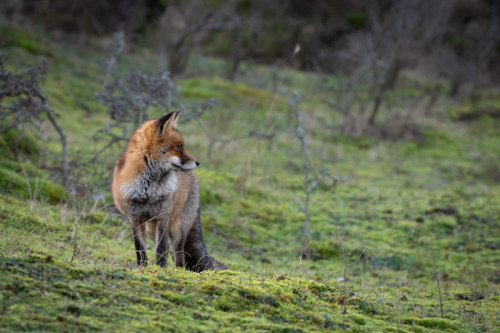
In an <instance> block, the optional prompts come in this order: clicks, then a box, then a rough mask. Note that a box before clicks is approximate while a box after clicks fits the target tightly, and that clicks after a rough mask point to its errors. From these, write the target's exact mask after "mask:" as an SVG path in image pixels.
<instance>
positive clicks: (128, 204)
mask: <svg viewBox="0 0 500 333" xmlns="http://www.w3.org/2000/svg"><path fill="white" fill-rule="evenodd" d="M154 164H155V163H153V162H149V163H148V166H147V167H146V169H145V170H144V171H143V172H142V173H140V174H139V175H138V177H137V178H135V179H133V180H130V181H128V182H126V183H124V184H123V185H121V186H120V192H121V195H122V196H123V199H124V200H123V201H124V204H125V205H124V206H125V207H123V208H125V211H126V214H127V215H134V216H141V217H144V218H148V219H149V218H152V217H154V216H157V215H160V214H162V213H167V212H168V211H170V210H171V209H169V208H170V207H169V205H172V204H173V199H174V196H175V192H176V190H177V185H178V179H177V175H176V172H175V171H173V170H162V169H161V168H158V167H157V166H156V167H155V165H154Z"/></svg>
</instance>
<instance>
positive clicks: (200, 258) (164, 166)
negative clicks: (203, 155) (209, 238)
mask: <svg viewBox="0 0 500 333" xmlns="http://www.w3.org/2000/svg"><path fill="white" fill-rule="evenodd" d="M179 114H180V110H178V111H174V112H170V113H168V114H165V115H164V116H162V117H161V118H159V119H156V120H149V121H146V122H145V123H144V124H142V126H141V127H140V128H139V129H138V130H137V131H136V132H135V133H134V135H132V137H131V138H130V141H129V144H128V146H127V149H126V150H125V152H124V153H123V154H122V155H121V156H120V158H118V161H117V162H116V165H115V169H114V173H113V185H112V191H113V198H114V201H115V205H116V207H117V208H118V210H119V211H120V212H121V213H122V214H124V215H125V216H127V218H128V219H129V221H130V226H131V228H132V235H133V240H134V245H135V251H136V254H137V265H139V266H145V265H147V261H148V259H147V255H146V234H148V235H149V236H150V237H151V238H152V239H153V240H154V241H155V245H156V246H155V252H156V264H157V265H159V266H161V267H166V266H167V257H168V253H169V250H170V251H171V252H172V256H173V258H174V261H175V264H176V266H180V267H186V268H188V269H190V270H192V271H196V272H200V271H203V270H206V269H216V270H224V269H227V267H226V266H225V265H224V264H222V263H220V262H219V261H217V260H216V259H214V258H212V257H210V256H209V255H208V254H207V250H206V247H205V244H204V242H203V237H202V234H201V223H200V210H199V189H198V181H197V180H196V176H195V175H194V173H193V171H191V170H193V169H194V168H196V167H197V166H198V165H199V164H200V163H199V162H198V161H197V160H196V159H195V158H193V157H192V156H191V155H189V153H188V152H187V151H186V150H185V149H184V144H183V139H182V136H181V134H180V133H179V132H178V131H177V119H178V118H179Z"/></svg>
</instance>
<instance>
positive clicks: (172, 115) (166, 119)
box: [156, 110, 181, 134]
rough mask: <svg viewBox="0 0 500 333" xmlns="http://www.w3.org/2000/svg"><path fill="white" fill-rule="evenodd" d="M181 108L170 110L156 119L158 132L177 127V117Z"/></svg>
mask: <svg viewBox="0 0 500 333" xmlns="http://www.w3.org/2000/svg"><path fill="white" fill-rule="evenodd" d="M180 113H181V110H177V111H172V112H169V113H167V114H166V115H163V116H161V117H160V119H158V120H157V123H156V126H157V127H158V132H160V134H162V133H163V132H164V131H167V130H168V129H176V128H177V119H178V118H179V114H180Z"/></svg>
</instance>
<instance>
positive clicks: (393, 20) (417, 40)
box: [341, 0, 454, 131]
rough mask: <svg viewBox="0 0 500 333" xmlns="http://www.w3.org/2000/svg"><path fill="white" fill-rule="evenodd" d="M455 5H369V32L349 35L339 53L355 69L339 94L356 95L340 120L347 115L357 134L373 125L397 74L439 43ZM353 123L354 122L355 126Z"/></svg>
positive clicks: (410, 0)
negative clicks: (353, 91) (350, 91)
mask: <svg viewBox="0 0 500 333" xmlns="http://www.w3.org/2000/svg"><path fill="white" fill-rule="evenodd" d="M453 3H454V0H446V1H434V2H431V1H429V2H421V1H419V0H404V1H396V2H393V3H391V4H390V5H389V6H388V7H386V8H382V6H381V5H380V3H379V2H371V5H370V9H369V17H370V20H369V22H370V29H368V30H367V31H366V32H360V33H355V34H352V35H350V36H349V38H348V45H349V46H348V47H347V48H346V51H344V52H341V55H342V57H343V58H344V59H349V60H350V61H351V63H352V65H353V67H354V68H355V71H354V73H353V74H352V75H350V76H349V77H348V78H347V83H346V84H344V85H343V89H344V90H345V87H350V89H357V90H360V92H358V93H351V94H350V95H351V97H350V100H349V101H348V104H347V105H346V106H344V109H343V113H344V114H349V115H350V118H351V119H350V118H349V117H348V118H347V121H348V122H351V123H358V124H354V127H353V129H354V130H355V131H359V130H360V127H364V126H366V125H369V126H372V125H374V124H375V122H376V119H377V118H378V115H379V111H380V109H381V106H382V104H383V103H384V101H386V99H387V95H388V93H389V92H390V91H391V90H393V89H394V88H395V87H396V84H397V82H398V79H399V77H400V73H401V72H402V71H403V70H405V69H412V68H415V67H416V66H417V65H419V62H420V59H421V58H422V55H424V54H426V53H427V50H429V49H432V48H434V47H436V46H437V45H438V44H440V43H441V41H442V36H443V33H444V31H445V26H446V22H447V20H448V18H449V15H450V12H451V8H452V5H453ZM422 27H426V29H422ZM360 96H368V99H366V98H365V97H361V98H360ZM403 102H404V101H403ZM397 109H398V108H396V110H397ZM353 117H354V118H357V119H355V121H353V119H352V118H353ZM364 123H366V125H364Z"/></svg>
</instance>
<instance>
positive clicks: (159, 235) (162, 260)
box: [155, 222, 168, 267]
mask: <svg viewBox="0 0 500 333" xmlns="http://www.w3.org/2000/svg"><path fill="white" fill-rule="evenodd" d="M155 243H156V264H157V265H158V266H160V267H167V257H168V234H167V225H166V223H161V222H158V223H157V224H156V226H155Z"/></svg>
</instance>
